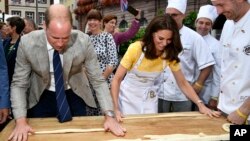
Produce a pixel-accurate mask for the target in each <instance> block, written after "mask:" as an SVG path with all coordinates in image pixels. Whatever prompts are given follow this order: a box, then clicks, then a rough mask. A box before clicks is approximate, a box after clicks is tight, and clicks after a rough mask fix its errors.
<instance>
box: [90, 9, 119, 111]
mask: <svg viewBox="0 0 250 141" xmlns="http://www.w3.org/2000/svg"><path fill="white" fill-rule="evenodd" d="M101 21H102V15H101V13H100V11H98V10H96V9H92V10H90V11H89V12H88V14H87V23H88V30H89V32H90V33H91V34H90V39H91V42H92V44H93V45H94V48H95V52H96V54H97V59H98V61H99V65H100V68H101V70H102V72H103V73H102V75H103V77H104V78H105V79H106V81H107V83H108V85H109V88H110V84H111V81H112V79H113V77H114V73H113V70H114V69H115V68H116V67H117V65H118V55H117V50H116V45H115V42H114V39H113V36H112V35H111V34H110V33H108V32H103V31H102V30H101ZM95 113H96V112H95ZM95 113H94V115H96V114H95ZM99 114H100V111H99V112H97V115H99Z"/></svg>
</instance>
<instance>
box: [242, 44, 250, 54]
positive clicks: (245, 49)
mask: <svg viewBox="0 0 250 141" xmlns="http://www.w3.org/2000/svg"><path fill="white" fill-rule="evenodd" d="M243 52H245V54H246V55H250V45H246V46H245V47H244V49H243Z"/></svg>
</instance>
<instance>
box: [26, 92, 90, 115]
mask: <svg viewBox="0 0 250 141" xmlns="http://www.w3.org/2000/svg"><path fill="white" fill-rule="evenodd" d="M65 93H66V98H67V100H68V103H69V107H70V111H71V114H72V116H86V104H85V102H84V100H83V99H82V98H80V97H79V96H78V95H76V94H75V93H74V92H73V91H72V90H71V89H70V90H66V91H65ZM56 116H57V104H56V93H55V92H52V91H48V90H45V91H44V92H43V94H42V95H41V97H40V100H39V102H38V103H37V104H36V105H35V106H34V107H32V108H31V109H29V110H28V113H27V117H28V118H33V117H36V118H38V117H56Z"/></svg>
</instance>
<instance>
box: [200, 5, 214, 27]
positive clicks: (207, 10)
mask: <svg viewBox="0 0 250 141" xmlns="http://www.w3.org/2000/svg"><path fill="white" fill-rule="evenodd" d="M217 17H218V13H217V10H216V8H215V7H214V6H212V5H204V6H201V7H200V10H199V13H198V15H197V18H196V20H197V19H199V18H208V19H210V20H211V21H212V23H213V22H214V20H215V19H216V18H217Z"/></svg>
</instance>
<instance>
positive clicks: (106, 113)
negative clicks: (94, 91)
mask: <svg viewBox="0 0 250 141" xmlns="http://www.w3.org/2000/svg"><path fill="white" fill-rule="evenodd" d="M104 116H108V117H112V118H114V117H115V113H114V111H111V110H108V111H105V112H104Z"/></svg>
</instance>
